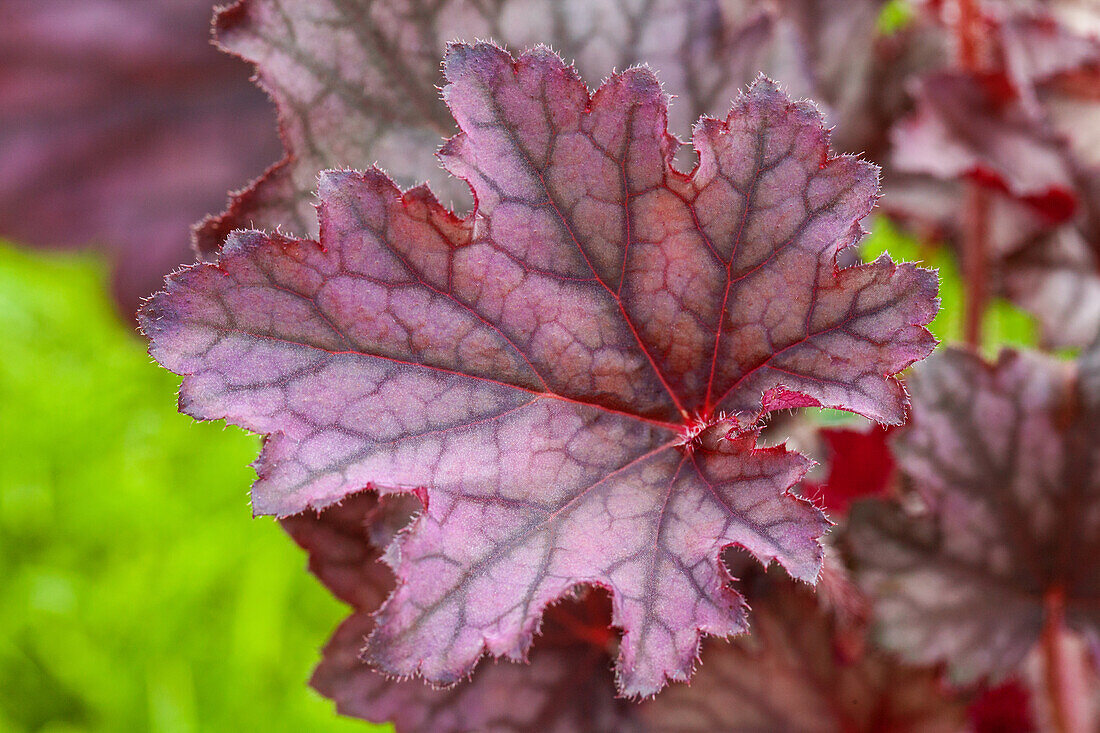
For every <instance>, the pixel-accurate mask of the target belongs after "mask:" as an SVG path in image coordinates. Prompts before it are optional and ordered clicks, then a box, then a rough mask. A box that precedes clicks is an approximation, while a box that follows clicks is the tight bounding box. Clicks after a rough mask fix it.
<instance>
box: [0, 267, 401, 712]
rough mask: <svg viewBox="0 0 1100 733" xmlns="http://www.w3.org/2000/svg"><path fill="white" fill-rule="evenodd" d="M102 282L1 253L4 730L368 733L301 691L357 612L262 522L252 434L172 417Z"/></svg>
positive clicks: (98, 273)
mask: <svg viewBox="0 0 1100 733" xmlns="http://www.w3.org/2000/svg"><path fill="white" fill-rule="evenodd" d="M103 275H104V273H103V268H102V267H101V266H100V265H99V263H98V262H96V261H93V260H91V259H89V258H72V257H69V258H66V259H59V258H54V257H47V256H42V255H29V254H25V253H21V252H18V251H16V250H14V249H11V248H8V247H4V246H0V333H3V334H4V340H3V349H4V353H3V356H2V358H0V450H2V452H3V455H2V456H0V577H2V578H3V579H4V588H3V592H2V593H0V730H4V731H8V730H11V731H51V732H59V731H144V730H149V731H165V732H172V733H175V732H177V731H178V732H180V733H186V732H190V731H253V730H256V731H306V730H308V731H315V730H330V731H341V730H347V731H352V730H359V731H361V730H364V726H363V725H362V724H358V723H353V722H351V721H348V720H344V719H338V718H337V716H336V715H334V714H333V711H332V707H331V705H330V703H328V702H327V701H325V700H323V699H322V698H321V697H320V696H319V695H317V694H316V693H314V692H313V691H312V690H308V689H307V688H306V686H305V681H306V679H307V678H308V675H309V672H310V669H311V668H312V666H313V664H314V663H315V661H316V659H317V651H318V649H319V647H320V646H321V645H322V644H323V643H324V641H325V639H326V638H327V637H328V635H329V633H330V632H331V631H332V629H333V627H334V626H335V625H336V624H337V622H338V621H339V620H340V619H341V618H342V617H343V616H345V615H346V610H345V609H344V607H343V606H342V605H341V604H340V603H339V602H337V601H336V600H334V599H332V597H331V596H330V595H329V594H328V593H327V592H326V591H325V590H324V589H323V588H322V587H321V586H320V585H319V584H318V583H317V582H316V581H315V580H314V579H313V577H312V576H310V575H308V574H307V573H306V572H305V571H304V567H305V562H306V560H305V555H304V553H302V552H301V551H299V550H298V549H297V548H296V547H295V546H294V545H293V543H292V542H291V541H290V539H289V538H288V537H286V536H285V535H284V533H283V532H282V530H281V529H280V528H279V527H278V526H277V525H276V524H275V523H274V522H272V521H271V520H267V519H265V520H253V519H251V518H250V511H249V507H248V497H247V491H246V489H247V487H248V485H249V483H250V482H251V480H252V473H251V471H250V470H249V469H248V468H247V464H248V462H249V461H250V460H252V459H253V458H254V457H255V454H256V452H257V449H258V444H257V441H256V439H255V438H253V437H251V436H248V435H245V434H244V433H243V432H241V431H239V430H236V429H223V428H222V427H220V426H217V425H209V424H207V425H200V424H197V423H193V422H192V421H191V420H190V419H189V418H187V417H184V416H182V415H179V414H177V413H176V409H175V407H176V406H175V404H174V403H173V400H172V398H171V396H170V395H172V393H173V392H174V391H175V388H176V378H175V377H173V376H172V375H170V374H167V373H166V372H164V371H163V370H161V369H158V368H157V367H155V366H154V365H153V364H152V363H151V360H150V359H149V357H148V356H147V355H146V354H145V351H144V346H143V344H142V342H141V341H140V339H139V338H138V337H137V336H136V335H135V334H133V333H132V332H129V330H128V328H127V326H125V325H123V324H122V323H120V322H119V321H118V318H117V316H115V314H114V312H113V311H112V308H111V306H110V304H109V301H108V299H107V297H106V294H105V289H104V276H103ZM367 729H369V726H368V727H367ZM378 730H384V728H378Z"/></svg>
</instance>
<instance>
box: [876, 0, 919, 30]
mask: <svg viewBox="0 0 1100 733" xmlns="http://www.w3.org/2000/svg"><path fill="white" fill-rule="evenodd" d="M914 15H916V11H915V10H914V8H913V6H912V5H910V4H909V2H908V0H888V2H887V3H886V4H885V5H883V6H882V10H881V11H879V14H878V24H877V25H878V27H877V30H878V32H879V34H880V35H883V36H891V35H893V34H895V33H897V32H898V31H901V30H904V29H905V27H906V26H907V25H909V24H910V23H911V22H913V16H914Z"/></svg>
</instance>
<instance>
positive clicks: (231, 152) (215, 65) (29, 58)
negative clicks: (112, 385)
mask: <svg viewBox="0 0 1100 733" xmlns="http://www.w3.org/2000/svg"><path fill="white" fill-rule="evenodd" d="M210 12H211V6H210V4H204V3H203V2H196V1H195V0H158V1H157V2H152V1H147V0H84V1H82V2H68V1H66V0H33V1H32V0H8V1H6V2H4V3H3V5H2V7H0V161H2V165H3V176H2V177H0V236H2V237H7V238H11V239H13V240H15V241H17V242H25V243H28V244H33V245H37V246H45V247H76V246H85V245H88V246H94V247H97V248H99V249H101V250H102V251H105V252H107V253H108V254H109V256H110V258H111V260H112V261H113V263H114V266H115V268H116V272H115V277H114V289H115V293H116V295H117V296H118V298H119V301H120V304H121V307H122V309H123V310H124V312H127V313H133V312H134V310H135V309H136V308H137V304H138V301H139V299H140V298H141V297H143V296H145V295H148V294H150V293H152V292H153V291H154V290H156V288H157V286H158V284H159V282H160V281H161V279H162V278H163V277H164V274H165V273H167V272H169V271H171V270H172V269H173V268H174V267H176V266H178V265H179V264H181V263H184V262H191V261H193V260H194V254H193V253H192V252H191V251H190V249H189V242H188V236H187V230H188V227H189V226H190V224H191V223H192V222H194V221H195V220H196V219H197V218H198V217H200V216H202V215H203V213H205V212H207V211H209V210H210V209H211V207H216V206H218V205H219V204H220V203H221V202H222V201H223V200H224V191H225V190H226V188H227V187H232V186H236V185H239V183H240V180H241V177H242V176H247V175H249V174H250V173H252V172H254V171H255V170H257V169H258V167H262V166H263V165H265V164H266V163H268V162H269V161H270V160H272V156H274V155H276V154H277V151H278V140H277V139H276V136H275V134H274V130H273V127H272V113H271V108H270V105H269V104H268V103H267V101H266V100H265V99H264V97H263V94H262V93H260V92H258V91H257V90H256V89H255V88H253V87H252V85H251V84H249V82H248V79H247V76H248V75H247V73H246V71H245V70H244V69H242V68H241V67H240V64H237V63H234V62H233V61H232V60H231V59H227V58H225V57H224V56H223V55H222V54H219V53H218V52H217V50H216V49H214V48H212V47H211V46H210V43H209V16H210Z"/></svg>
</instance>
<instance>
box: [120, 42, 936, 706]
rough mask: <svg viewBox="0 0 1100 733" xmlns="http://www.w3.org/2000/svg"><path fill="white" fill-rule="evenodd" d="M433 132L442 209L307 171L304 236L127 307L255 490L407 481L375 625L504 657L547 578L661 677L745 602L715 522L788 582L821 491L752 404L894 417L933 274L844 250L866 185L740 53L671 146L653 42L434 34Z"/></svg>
mask: <svg viewBox="0 0 1100 733" xmlns="http://www.w3.org/2000/svg"><path fill="white" fill-rule="evenodd" d="M446 74H447V78H448V81H449V84H448V86H447V87H446V88H445V89H444V92H443V94H444V97H445V99H446V100H447V102H448V105H449V107H450V108H451V110H452V111H453V113H454V115H455V118H456V121H457V122H458V125H459V127H460V129H461V130H462V132H461V133H460V134H458V135H457V136H455V137H453V138H452V139H451V140H450V141H448V143H447V144H446V145H445V146H444V148H443V149H442V150H441V152H440V158H441V160H442V161H443V164H444V165H445V166H446V167H447V169H448V170H449V171H451V172H452V173H453V174H455V175H457V176H460V177H462V178H463V179H464V180H466V181H467V182H469V184H470V186H471V188H472V189H473V191H474V195H475V197H476V200H477V207H476V209H475V210H474V211H473V212H471V214H470V215H468V216H467V217H466V218H465V219H458V218H457V217H455V216H454V215H453V214H451V213H450V212H448V211H447V210H445V209H443V208H442V207H441V206H440V205H439V204H438V203H437V202H436V201H435V199H434V198H433V197H432V195H431V193H430V192H429V191H428V190H427V189H426V188H417V189H412V190H410V191H408V192H405V193H402V192H401V191H399V190H398V189H397V188H396V187H395V186H394V185H393V184H392V183H391V182H390V181H389V179H388V178H386V176H385V175H384V174H382V173H381V172H379V171H377V170H372V171H368V172H366V173H355V172H342V171H334V172H327V173H325V174H323V175H322V178H321V183H320V191H319V197H320V200H321V204H320V207H319V216H320V238H319V241H317V242H312V241H308V240H294V239H289V238H286V237H281V236H274V235H265V234H262V233H259V232H239V233H235V234H233V235H232V236H231V237H230V239H229V241H228V242H227V244H226V246H225V247H224V248H223V250H222V252H221V255H220V258H219V260H218V262H217V264H216V265H200V266H196V267H192V268H190V269H187V270H185V271H183V272H181V273H178V274H176V275H174V276H173V277H172V278H171V279H170V281H169V285H168V289H167V290H166V291H165V292H164V293H161V294H158V295H157V296H156V297H155V298H153V300H151V301H150V302H149V303H148V304H147V305H146V306H145V307H144V308H143V310H142V316H141V321H142V325H143V328H144V329H145V332H146V333H147V334H148V335H149V336H150V339H151V341H152V353H153V355H154V356H155V357H156V358H157V360H158V361H160V363H161V364H163V365H165V366H166V367H168V368H169V369H172V370H173V371H175V372H177V373H180V374H183V375H186V379H185V380H184V384H183V390H182V392H181V396H180V399H181V406H182V409H183V410H184V411H186V412H187V413H189V414H191V415H193V416H195V417H199V418H203V419H212V418H225V419H227V420H229V421H230V422H233V423H235V424H240V425H243V426H245V427H248V428H250V429H252V430H256V431H258V432H263V433H266V434H268V435H270V436H271V437H270V438H269V439H268V442H267V444H266V445H265V448H264V452H263V455H262V456H261V458H260V462H259V464H258V472H259V474H260V479H259V481H258V482H257V483H256V485H255V486H254V487H253V506H254V507H255V509H256V511H257V512H259V513H272V514H277V515H280V516H285V515H289V514H294V513H297V512H300V511H303V510H305V509H307V508H313V509H321V508H324V507H326V506H328V505H330V504H333V503H335V502H337V501H339V500H340V499H342V498H343V497H345V496H347V495H348V494H350V493H353V492H355V491H358V490H359V489H361V488H362V487H363V486H366V485H371V486H372V487H373V488H374V489H375V490H376V491H377V492H378V493H380V494H383V495H385V494H391V493H408V492H416V493H418V495H419V496H420V497H421V499H422V503H423V504H424V510H423V512H422V513H421V514H420V515H419V516H418V517H417V519H416V521H415V523H414V524H413V525H412V527H411V528H410V530H409V532H408V533H407V534H404V535H402V536H401V537H400V538H399V539H398V540H397V542H396V543H395V544H393V545H392V547H391V549H390V550H389V552H388V555H387V561H388V562H389V563H390V564H391V566H392V567H393V569H394V571H395V573H396V575H397V578H398V584H397V587H396V590H395V591H394V593H393V594H392V595H391V597H390V598H389V599H388V600H387V602H386V603H385V605H384V606H383V607H382V609H381V610H380V612H379V614H378V618H377V627H376V629H375V630H374V631H373V632H372V634H371V637H370V642H369V649H368V652H367V653H368V655H369V656H370V658H371V659H372V661H373V662H374V664H375V665H377V666H378V667H379V668H381V669H382V670H384V671H386V672H389V673H391V674H397V675H410V674H421V675H423V676H424V677H425V678H426V679H427V680H429V681H432V682H435V683H439V684H449V683H453V682H455V681H456V680H458V679H460V678H462V677H463V676H465V675H467V674H469V672H470V671H471V670H472V669H473V665H474V663H475V662H476V661H477V659H478V657H479V656H480V655H481V654H482V653H483V652H485V651H488V652H490V653H492V654H494V655H497V656H507V657H510V658H512V659H521V658H522V657H523V656H524V655H525V654H526V651H527V649H528V648H529V646H530V644H531V641H532V637H533V634H534V632H535V630H536V629H537V627H538V623H539V618H540V616H541V615H542V612H543V610H544V609H545V607H546V606H547V605H548V604H549V603H551V602H553V601H555V600H557V599H558V598H560V597H562V596H563V595H564V594H567V593H568V592H570V591H571V590H572V589H574V588H576V587H577V586H579V585H581V584H593V585H597V586H600V587H604V588H607V589H608V590H609V591H610V592H611V600H612V610H613V614H612V619H613V623H614V624H615V625H616V626H618V627H620V628H621V629H622V630H623V637H622V644H621V647H620V656H619V660H618V662H617V672H618V679H619V686H620V689H621V691H622V692H623V693H624V694H627V695H652V694H655V693H656V692H658V691H659V690H660V689H661V688H662V687H663V686H664V684H665V683H666V681H667V680H684V679H687V678H688V677H689V675H690V670H691V668H692V665H693V664H694V663H695V660H696V656H697V649H698V645H699V641H700V638H701V635H702V634H718V635H727V634H731V633H737V632H741V631H743V630H744V629H745V623H746V622H745V611H744V608H743V604H742V600H741V598H740V596H739V594H737V593H736V591H734V590H733V589H732V588H731V587H730V584H729V575H728V573H727V572H726V571H725V569H724V568H723V566H722V564H721V562H720V561H719V555H720V553H721V551H722V549H723V548H725V547H728V546H730V545H734V544H736V545H738V546H741V547H744V548H746V549H747V550H749V551H750V552H751V553H752V554H753V555H755V556H756V557H757V558H758V559H759V560H761V561H762V562H764V563H767V562H770V561H771V560H773V559H775V560H778V561H779V563H780V564H781V565H783V566H784V567H785V568H786V569H787V570H788V571H789V572H790V574H791V575H792V576H793V577H795V578H798V579H801V580H805V581H809V582H812V581H813V580H815V579H816V577H817V574H818V572H819V571H820V567H821V548H820V546H819V544H818V539H819V538H820V536H821V535H822V533H823V532H824V530H825V528H826V525H827V523H826V520H825V518H824V516H823V515H822V514H821V512H820V511H819V510H817V509H816V508H815V507H814V506H813V505H811V504H810V503H808V502H806V501H804V500H801V499H799V498H797V497H796V496H794V495H792V494H790V493H789V492H788V489H789V488H790V487H791V486H793V485H794V484H795V483H796V482H797V481H798V480H799V478H801V476H802V475H803V474H804V472H805V470H806V468H807V461H806V460H805V459H804V458H802V457H801V456H800V455H798V454H797V453H793V452H791V451H788V450H786V449H785V448H784V447H783V446H774V447H769V448H763V447H758V446H757V445H756V438H757V433H758V430H759V427H760V420H761V419H762V418H763V417H764V416H766V415H767V414H768V413H770V412H772V411H775V410H780V409H787V408H791V407H799V406H807V405H822V406H827V407H834V408H840V409H847V410H852V411H855V412H859V413H861V414H864V415H866V416H867V417H870V418H872V419H876V420H880V421H883V422H892V423H898V422H900V421H901V420H902V419H903V417H904V412H905V393H904V390H903V389H902V388H901V385H900V384H899V383H898V382H897V381H896V380H894V379H892V378H890V376H889V375H892V374H895V373H897V372H899V371H901V370H902V369H904V368H905V367H907V366H908V365H909V364H911V363H912V362H913V361H915V360H916V359H919V358H922V357H924V356H925V355H927V354H928V353H929V352H930V351H931V349H932V346H933V344H934V341H933V339H932V336H931V335H930V334H929V333H928V331H927V330H926V329H925V328H923V325H924V324H926V323H928V322H929V321H930V320H931V318H932V316H933V315H934V314H935V312H936V299H935V289H936V288H935V277H934V275H933V274H932V273H930V272H927V271H923V270H920V269H918V268H915V267H913V266H910V265H895V264H894V263H892V262H890V261H889V259H887V258H885V257H884V258H882V259H880V260H878V261H876V262H874V263H870V264H864V265H856V266H852V267H848V268H844V269H840V270H838V269H837V267H836V256H837V253H838V252H839V251H840V250H841V249H843V248H845V247H847V246H849V245H851V244H853V243H854V242H855V241H856V240H857V239H858V238H859V236H860V234H861V229H860V227H859V223H858V222H859V220H860V219H862V217H864V216H865V215H866V214H867V213H869V212H870V209H871V207H872V206H873V205H874V201H875V198H876V195H877V172H876V170H875V169H874V167H873V166H871V165H870V164H868V163H865V162H863V161H860V160H858V159H855V158H851V157H835V158H830V157H829V155H828V147H827V140H826V135H825V131H824V127H823V125H822V120H821V117H820V114H819V113H818V112H817V111H816V110H815V109H814V108H813V107H812V106H810V105H808V104H805V103H792V102H791V101H790V100H789V99H788V98H787V97H786V96H785V95H784V94H782V93H781V92H779V91H778V90H777V89H776V88H775V86H774V85H773V84H772V83H771V82H769V81H767V80H761V81H759V82H757V83H756V84H755V85H753V87H752V88H751V89H750V90H749V91H748V92H747V93H745V94H744V95H743V96H742V97H741V98H740V99H739V100H738V102H737V103H736V105H735V106H734V109H733V110H732V111H731V113H730V115H729V117H728V118H727V119H726V120H725V121H724V122H719V121H717V120H712V119H704V120H703V121H702V122H701V123H700V124H699V125H698V126H697V128H696V132H695V137H694V141H693V143H694V147H695V150H696V152H697V154H698V155H699V164H698V166H697V167H696V168H695V169H694V170H693V171H692V172H691V173H690V174H686V175H685V174H683V173H681V172H679V171H678V170H677V169H676V168H675V167H673V166H672V163H671V159H672V157H673V155H674V154H675V152H676V141H675V140H674V139H673V138H672V137H670V136H669V135H668V134H667V132H666V104H667V101H666V99H665V97H664V95H663V93H662V92H661V90H660V88H659V86H658V84H657V80H656V79H655V78H654V76H653V75H652V73H650V72H649V71H647V70H645V69H641V68H639V69H633V70H630V71H628V72H625V73H623V74H620V75H615V76H613V77H611V78H610V79H609V80H608V81H607V82H605V83H604V85H603V86H601V88H600V89H599V90H598V91H597V92H596V93H595V94H594V95H589V92H588V90H587V89H586V87H585V86H584V84H583V82H582V81H581V80H580V78H579V77H578V76H577V75H576V73H575V72H574V71H573V70H572V69H571V68H569V67H568V66H567V65H566V64H564V63H563V62H562V61H561V59H560V58H559V57H557V56H556V55H554V54H553V53H552V52H550V51H549V50H546V49H541V48H536V49H535V50H533V51H530V52H528V53H526V54H524V55H523V56H521V57H520V58H518V59H515V60H513V59H512V58H511V57H510V56H509V55H508V54H507V53H505V52H504V51H501V50H500V49H499V48H497V47H495V46H492V45H490V44H478V45H475V46H466V45H461V44H457V45H453V46H451V48H450V49H449V51H448V55H447V60H446Z"/></svg>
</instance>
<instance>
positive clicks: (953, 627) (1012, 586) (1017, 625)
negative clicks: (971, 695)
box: [849, 350, 1100, 681]
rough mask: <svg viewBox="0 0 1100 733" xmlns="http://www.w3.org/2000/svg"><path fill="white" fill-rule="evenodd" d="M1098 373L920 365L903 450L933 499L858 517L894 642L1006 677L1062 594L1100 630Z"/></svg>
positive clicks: (854, 539)
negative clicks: (1052, 601) (1099, 601)
mask: <svg viewBox="0 0 1100 733" xmlns="http://www.w3.org/2000/svg"><path fill="white" fill-rule="evenodd" d="M1096 371H1097V370H1096V367H1095V365H1094V364H1091V362H1085V363H1084V368H1082V369H1081V370H1080V371H1079V372H1078V371H1077V370H1075V368H1074V365H1073V364H1068V363H1064V362H1057V361H1054V360H1052V359H1049V358H1046V357H1042V356H1039V355H1036V354H1030V353H1015V352H1004V353H1003V354H1002V356H1001V358H1000V360H999V361H998V362H997V363H996V364H993V365H990V364H986V363H984V362H982V361H981V360H980V359H979V358H978V357H976V356H973V355H970V354H969V353H965V352H962V351H956V350H947V351H944V352H941V353H940V354H938V355H937V356H935V357H933V358H932V359H930V360H929V361H928V362H927V363H926V364H925V365H924V366H923V367H922V368H921V369H918V370H916V373H915V374H914V375H913V377H912V378H911V379H910V380H909V384H910V389H911V391H912V395H913V423H912V426H911V427H910V428H909V429H908V430H906V431H905V432H904V433H902V435H901V436H900V437H899V438H898V440H897V442H896V443H895V453H896V455H897V457H898V461H899V464H900V466H901V469H902V471H903V472H904V474H905V475H906V476H907V477H908V480H909V481H911V482H912V485H913V486H914V487H915V489H916V490H917V491H918V492H919V495H920V497H921V500H920V501H917V502H916V504H915V505H913V504H912V503H911V504H910V505H908V506H903V505H902V504H899V503H893V502H874V501H869V502H867V503H863V504H857V505H856V506H855V507H853V510H852V513H851V519H850V525H849V532H850V535H851V543H850V544H851V549H852V552H853V553H854V557H855V560H856V570H857V575H858V577H859V578H860V580H861V583H862V584H863V585H864V587H865V588H866V589H867V590H868V591H869V594H870V595H871V596H872V597H873V598H874V599H875V600H876V611H877V614H878V617H879V619H880V620H881V628H882V639H883V640H884V642H885V643H886V644H887V645H888V646H890V647H892V648H896V649H898V650H900V651H902V652H904V653H905V654H906V655H907V656H908V657H909V658H911V659H913V660H915V661H919V662H929V663H931V662H939V661H943V662H945V663H947V664H948V665H949V667H950V668H951V671H952V673H953V675H954V677H955V678H956V679H958V680H960V681H970V680H974V679H977V678H981V677H984V676H987V675H989V676H991V677H993V678H994V679H997V678H1003V677H1004V676H1006V675H1009V674H1011V673H1012V672H1013V671H1015V670H1016V669H1017V667H1018V665H1019V663H1020V661H1021V660H1022V659H1023V658H1024V656H1025V655H1026V654H1027V652H1028V651H1029V650H1030V649H1031V648H1032V647H1033V646H1034V645H1035V643H1036V642H1037V640H1038V638H1039V631H1040V628H1041V626H1042V624H1043V619H1044V604H1045V603H1047V602H1048V600H1049V595H1050V594H1057V595H1059V596H1060V597H1064V600H1065V614H1066V623H1067V624H1068V625H1069V627H1070V628H1072V629H1076V630H1078V631H1088V630H1095V629H1096V628H1097V627H1098V625H1100V614H1098V607H1097V604H1096V598H1097V594H1098V593H1100V562H1097V561H1096V560H1097V558H1100V444H1098V443H1097V441H1096V439H1095V428H1094V426H1095V424H1096V419H1097V417H1098V416H1100V412H1098V408H1100V392H1097V391H1096V388H1097V387H1098V386H1100V385H1098V383H1097V382H1098V380H1097V379H1096V377H1095V373H1096Z"/></svg>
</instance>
